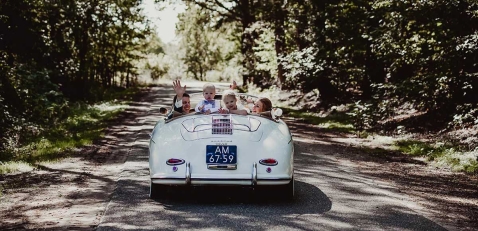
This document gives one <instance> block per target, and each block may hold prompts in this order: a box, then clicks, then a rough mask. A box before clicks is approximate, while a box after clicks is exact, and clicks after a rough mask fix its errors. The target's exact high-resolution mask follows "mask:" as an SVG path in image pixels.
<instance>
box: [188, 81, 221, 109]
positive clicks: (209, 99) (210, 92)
mask: <svg viewBox="0 0 478 231" xmlns="http://www.w3.org/2000/svg"><path fill="white" fill-rule="evenodd" d="M202 90H203V92H202V95H203V96H204V100H201V101H199V103H198V104H197V105H196V107H194V110H195V111H196V112H199V113H204V114H206V115H207V114H211V113H213V112H217V111H219V108H220V107H221V105H220V103H216V100H215V99H214V97H216V87H215V86H214V84H211V83H206V84H204V86H203V88H202Z"/></svg>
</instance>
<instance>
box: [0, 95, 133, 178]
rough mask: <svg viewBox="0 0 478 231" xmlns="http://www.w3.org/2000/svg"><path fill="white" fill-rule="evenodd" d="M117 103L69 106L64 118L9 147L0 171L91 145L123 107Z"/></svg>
mask: <svg viewBox="0 0 478 231" xmlns="http://www.w3.org/2000/svg"><path fill="white" fill-rule="evenodd" d="M124 107H125V105H122V104H118V103H101V104H96V105H93V106H89V105H86V104H82V103H76V104H73V105H70V107H69V110H68V115H67V118H66V119H65V120H63V121H60V122H57V123H56V124H55V126H53V127H50V128H48V129H44V130H42V131H38V133H37V134H35V135H31V136H30V137H28V139H27V140H25V141H24V142H23V143H22V145H21V146H19V147H16V146H13V147H10V149H8V150H7V151H8V152H4V153H2V155H0V162H1V164H0V165H1V166H0V174H4V173H8V172H12V171H15V170H18V168H20V167H22V166H25V165H28V166H35V164H37V163H38V162H41V161H51V160H55V159H58V158H63V157H66V156H68V153H69V152H70V151H71V150H72V149H73V148H76V147H81V146H84V145H88V144H91V143H92V142H93V141H94V140H97V139H98V138H100V137H102V136H103V130H104V129H105V128H106V126H107V122H108V121H109V120H111V119H112V118H114V117H115V116H116V115H117V114H118V113H119V112H121V111H122V110H123V109H124Z"/></svg>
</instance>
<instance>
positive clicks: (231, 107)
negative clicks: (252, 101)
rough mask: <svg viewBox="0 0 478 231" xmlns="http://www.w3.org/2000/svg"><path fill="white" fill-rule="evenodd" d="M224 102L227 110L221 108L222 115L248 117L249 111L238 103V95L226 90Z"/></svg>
mask: <svg viewBox="0 0 478 231" xmlns="http://www.w3.org/2000/svg"><path fill="white" fill-rule="evenodd" d="M222 101H223V102H224V105H225V106H226V108H220V109H219V113H221V114H228V113H231V114H238V115H247V114H248V110H247V109H246V108H245V107H244V106H243V105H242V104H241V103H238V100H237V97H236V93H235V92H234V91H232V90H226V91H224V92H223V93H222Z"/></svg>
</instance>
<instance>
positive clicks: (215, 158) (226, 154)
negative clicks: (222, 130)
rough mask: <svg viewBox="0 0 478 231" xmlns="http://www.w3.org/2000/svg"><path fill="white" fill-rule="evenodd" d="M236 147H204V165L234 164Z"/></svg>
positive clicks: (235, 161)
mask: <svg viewBox="0 0 478 231" xmlns="http://www.w3.org/2000/svg"><path fill="white" fill-rule="evenodd" d="M236 163H237V146H221V145H206V164H236Z"/></svg>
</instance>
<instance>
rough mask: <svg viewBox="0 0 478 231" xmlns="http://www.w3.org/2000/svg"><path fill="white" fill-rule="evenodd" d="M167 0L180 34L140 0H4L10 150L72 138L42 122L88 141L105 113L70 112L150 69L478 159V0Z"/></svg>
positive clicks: (0, 24) (346, 128) (0, 69)
mask: <svg viewBox="0 0 478 231" xmlns="http://www.w3.org/2000/svg"><path fill="white" fill-rule="evenodd" d="M155 2H156V4H158V5H159V6H164V4H184V6H185V8H186V10H185V12H183V13H181V14H180V15H179V16H178V19H179V22H178V23H177V25H176V28H177V41H176V42H174V43H168V44H165V43H163V42H162V41H161V39H160V38H159V37H158V36H157V35H156V34H157V33H161V28H151V27H150V24H149V22H148V21H147V20H146V18H145V15H144V14H143V12H142V11H141V9H140V4H141V1H139V0H121V1H112V0H98V1H86V0H72V1H66V2H57V1H46V2H45V1H40V0H33V1H32V0H6V1H2V3H0V28H1V30H0V31H1V32H0V38H1V39H2V43H0V44H1V45H0V78H1V79H0V80H1V81H0V106H1V108H2V110H1V112H2V114H0V154H1V158H0V159H9V158H11V156H15V158H16V159H15V160H22V159H28V158H33V157H31V156H35V155H33V154H32V152H28V151H24V152H23V154H21V155H20V154H12V153H11V151H10V150H23V149H22V148H24V150H27V149H28V148H26V147H29V145H31V144H33V143H35V145H37V146H39V147H43V146H45V148H44V149H45V150H49V149H55V148H48V147H57V146H58V147H60V146H61V144H60V143H62V142H61V141H58V142H57V143H55V144H52V143H51V142H50V141H48V142H46V141H42V140H41V139H40V140H38V139H37V138H33V137H34V136H32V135H30V134H45V136H49V135H53V134H59V133H61V132H59V131H56V130H55V129H64V130H62V132H63V133H68V134H70V136H71V137H72V138H73V139H76V141H75V142H78V143H77V144H76V143H75V144H71V143H70V142H66V143H70V144H68V145H67V146H75V145H80V144H81V143H88V142H90V141H88V140H90V138H85V137H89V136H95V135H94V134H96V133H95V131H97V129H96V128H95V127H91V134H82V135H81V134H78V133H76V132H74V130H75V129H76V127H75V126H72V125H71V124H70V123H73V124H75V123H78V124H82V123H86V122H85V121H90V119H89V118H90V117H91V118H94V119H99V118H97V117H98V116H97V114H98V113H99V112H94V111H91V110H92V109H91V108H93V105H95V104H98V103H102V102H108V100H107V99H105V95H108V94H106V93H107V92H118V94H117V95H116V96H115V97H112V99H114V98H119V97H121V95H122V94H123V93H120V92H122V91H116V90H115V89H128V88H130V87H132V86H134V85H135V84H136V82H137V79H138V76H139V74H140V73H141V70H143V69H146V70H147V71H148V73H149V74H150V77H151V78H152V79H158V78H165V79H177V78H181V79H185V78H186V79H187V78H189V79H195V80H200V81H212V82H217V81H221V82H230V81H231V80H236V81H237V82H238V83H239V84H240V85H242V86H241V89H242V90H243V91H249V92H254V91H256V92H260V93H261V94H263V95H265V96H268V97H270V98H274V97H276V99H277V100H276V101H275V102H276V103H275V104H276V105H277V106H280V107H284V108H287V109H286V110H287V113H289V115H292V116H295V117H300V118H303V119H304V120H307V121H308V122H310V123H314V124H319V125H320V126H322V127H323V128H324V129H329V130H334V131H337V132H342V133H351V134H356V135H357V136H358V137H364V138H365V137H367V136H369V135H382V136H394V137H402V138H403V140H402V141H400V142H397V143H395V144H394V147H395V149H396V150H399V151H400V152H403V153H407V154H409V155H412V156H419V157H424V158H426V159H428V160H430V161H432V162H433V163H437V164H442V165H447V166H450V167H452V168H453V169H455V170H458V171H465V172H474V173H476V172H477V171H478V170H477V167H476V165H477V164H476V161H477V160H476V158H478V157H477V156H478V138H477V137H478V109H477V108H478V79H477V78H476V76H477V75H478V66H477V65H476V64H477V63H478V27H477V25H478V16H477V13H476V12H478V4H476V1H472V0H439V1H418V2H417V1H392V0H373V1H369V0H353V1H309V0H288V1H283V0H273V1H255V0H253V1H250V0H248V1H242V0H239V1H238V0H224V1H216V0H182V1H169V0H155ZM97 9H102V10H97ZM155 30H156V31H155ZM283 95H286V96H287V97H285V98H284V96H283ZM75 105H89V107H86V106H75ZM75 107H77V108H83V109H81V110H80V111H85V113H87V114H88V113H89V114H88V116H80V115H82V113H80V112H73V111H77V109H75ZM86 111H89V112H86ZM100 114H101V113H100ZM103 116H104V117H105V118H108V117H109V114H104V115H103ZM75 118H76V119H75ZM78 118H82V119H78ZM64 123H65V124H64ZM61 124H64V125H61ZM66 124H70V125H66ZM70 130H71V131H70ZM81 140H84V141H81ZM32 147H33V146H32ZM46 152H49V151H46ZM18 153H20V151H19V152H18ZM27 153H28V154H27ZM20 156H21V157H20ZM33 159H34V158H33ZM12 160H13V159H12Z"/></svg>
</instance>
